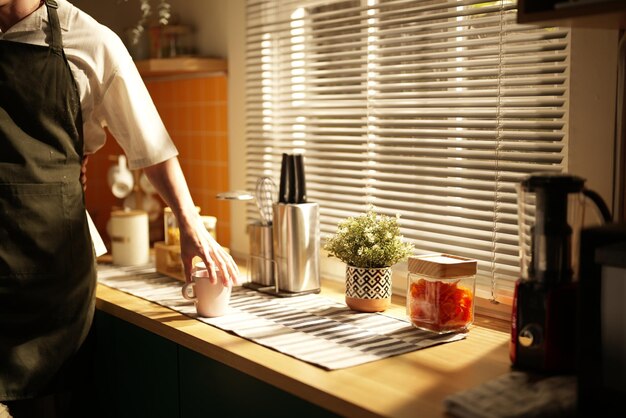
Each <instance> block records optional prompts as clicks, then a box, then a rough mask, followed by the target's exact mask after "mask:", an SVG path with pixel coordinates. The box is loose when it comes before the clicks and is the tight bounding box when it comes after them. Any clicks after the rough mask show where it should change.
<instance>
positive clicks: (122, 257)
mask: <svg viewBox="0 0 626 418" xmlns="http://www.w3.org/2000/svg"><path fill="white" fill-rule="evenodd" d="M107 231H108V232H109V237H110V238H111V256H112V257H113V264H115V265H118V266H139V265H143V264H147V263H148V262H149V261H150V232H149V222H148V213H147V212H146V211H143V210H115V211H113V212H111V219H109V223H108V225H107Z"/></svg>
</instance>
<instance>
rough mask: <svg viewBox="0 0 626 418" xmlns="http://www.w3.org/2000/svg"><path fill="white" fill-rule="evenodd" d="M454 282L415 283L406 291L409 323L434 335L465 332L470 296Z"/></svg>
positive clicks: (427, 281)
mask: <svg viewBox="0 0 626 418" xmlns="http://www.w3.org/2000/svg"><path fill="white" fill-rule="evenodd" d="M458 282H459V281H458V280H457V281H455V282H450V283H446V282H442V281H429V280H424V279H419V280H417V281H415V282H413V283H411V286H410V289H409V297H410V298H411V299H410V303H409V313H410V318H411V322H412V323H413V324H414V325H415V326H417V327H421V328H427V329H430V330H432V331H436V332H445V331H453V330H457V329H462V328H465V327H466V326H467V325H468V324H469V323H470V322H471V321H472V320H473V313H472V303H473V299H472V292H471V290H470V289H466V288H464V287H460V286H458Z"/></svg>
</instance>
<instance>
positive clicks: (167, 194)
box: [144, 157, 239, 285]
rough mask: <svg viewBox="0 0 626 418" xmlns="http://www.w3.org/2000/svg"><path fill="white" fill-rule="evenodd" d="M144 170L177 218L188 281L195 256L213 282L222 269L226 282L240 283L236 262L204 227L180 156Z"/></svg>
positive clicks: (222, 275) (227, 283)
mask: <svg viewBox="0 0 626 418" xmlns="http://www.w3.org/2000/svg"><path fill="white" fill-rule="evenodd" d="M144 173H146V175H147V176H148V179H149V180H150V183H152V185H153V186H154V187H155V188H156V189H157V191H158V192H159V194H160V195H161V197H162V198H163V200H164V201H165V202H166V203H167V205H168V206H169V207H171V208H172V211H173V212H174V216H176V220H177V221H178V229H179V231H180V249H181V254H180V257H181V259H182V262H183V270H184V272H185V281H187V282H190V281H191V271H192V268H193V265H192V264H193V259H194V257H196V256H197V257H200V258H201V259H202V261H204V264H205V265H206V267H207V270H208V271H209V277H210V280H211V282H212V283H216V282H217V278H218V275H217V273H216V269H219V270H220V271H221V273H222V274H221V275H220V276H221V277H222V281H223V283H224V285H230V284H231V283H232V284H233V285H236V284H238V278H239V269H238V268H237V264H235V261H234V260H233V259H232V257H231V256H230V254H228V253H227V252H226V251H225V250H224V249H223V248H222V247H221V246H220V245H219V244H218V243H217V242H216V241H215V239H213V237H212V236H211V234H209V231H207V230H206V228H205V227H204V224H203V223H202V218H200V215H199V214H198V212H197V210H196V206H195V205H194V203H193V199H192V198H191V194H190V193H189V188H188V187H187V182H186V181H185V176H184V175H183V171H182V169H181V168H180V164H179V162H178V158H176V157H172V158H170V159H168V160H165V161H163V162H162V163H158V164H155V165H152V166H148V167H144Z"/></svg>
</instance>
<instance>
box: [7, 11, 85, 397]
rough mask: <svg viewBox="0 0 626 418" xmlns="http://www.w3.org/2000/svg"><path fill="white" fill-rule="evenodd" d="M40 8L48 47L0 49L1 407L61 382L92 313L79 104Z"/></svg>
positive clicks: (57, 35) (53, 19)
mask: <svg viewBox="0 0 626 418" xmlns="http://www.w3.org/2000/svg"><path fill="white" fill-rule="evenodd" d="M46 7H47V9H48V18H49V19H48V20H49V23H50V24H49V27H50V33H47V37H46V40H47V43H48V44H49V46H39V45H29V44H24V43H17V42H9V41H0V401H2V400H5V401H6V400H15V399H27V398H31V397H36V396H40V395H44V394H47V393H49V392H50V391H56V390H57V389H56V387H55V385H56V384H57V383H58V382H61V381H64V380H67V377H66V375H67V373H68V368H69V369H71V367H69V366H68V365H69V364H71V359H72V357H73V356H74V354H75V353H76V352H77V350H78V349H79V347H80V346H81V344H82V342H83V341H84V339H85V337H86V335H87V333H88V331H89V327H90V325H91V320H92V318H93V311H94V304H95V287H96V279H95V278H96V273H95V261H94V260H95V258H94V253H93V245H92V242H91V238H90V235H89V228H88V224H87V219H86V214H85V203H84V193H83V190H82V187H81V184H80V180H79V178H80V167H81V161H82V158H83V134H82V118H81V110H80V97H79V95H78V89H77V86H76V83H75V81H74V78H73V76H72V73H71V70H70V67H69V65H68V62H67V59H66V58H65V54H64V52H63V45H62V40H61V28H60V25H59V18H58V15H57V11H56V8H57V5H56V3H55V2H54V0H46Z"/></svg>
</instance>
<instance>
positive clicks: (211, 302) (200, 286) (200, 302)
mask: <svg viewBox="0 0 626 418" xmlns="http://www.w3.org/2000/svg"><path fill="white" fill-rule="evenodd" d="M194 270H195V269H194ZM191 280H192V281H191V282H188V283H185V284H184V285H183V289H182V293H183V297H184V298H185V299H187V300H193V301H195V302H196V311H197V312H198V315H199V316H204V317H208V318H213V317H216V316H222V315H224V314H225V313H226V310H227V308H228V302H229V301H230V293H231V286H230V285H228V286H224V284H223V283H222V274H221V271H220V270H217V283H215V284H212V283H211V279H210V278H209V272H208V270H206V269H200V270H195V271H194V272H193V273H192V274H191Z"/></svg>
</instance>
